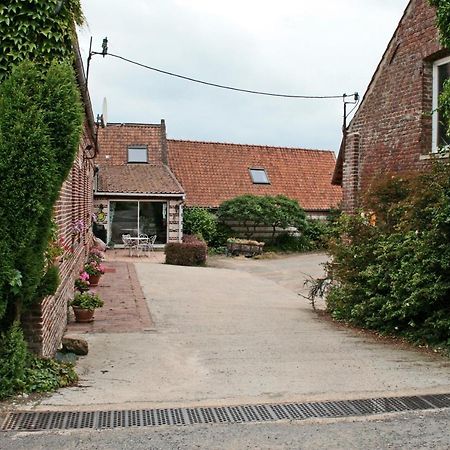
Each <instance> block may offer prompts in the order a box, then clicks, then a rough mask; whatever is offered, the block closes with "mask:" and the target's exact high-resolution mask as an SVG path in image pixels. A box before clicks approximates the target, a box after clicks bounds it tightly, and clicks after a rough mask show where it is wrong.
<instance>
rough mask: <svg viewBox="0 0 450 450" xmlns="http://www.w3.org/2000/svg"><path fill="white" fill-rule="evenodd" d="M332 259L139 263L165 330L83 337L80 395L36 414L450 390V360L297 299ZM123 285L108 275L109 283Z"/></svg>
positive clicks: (53, 401) (52, 400) (65, 394)
mask: <svg viewBox="0 0 450 450" xmlns="http://www.w3.org/2000/svg"><path fill="white" fill-rule="evenodd" d="M323 261H324V256H323V255H320V254H309V255H302V256H295V257H289V258H282V259H276V260H259V261H257V260H246V259H242V260H241V259H220V258H219V259H213V260H212V261H211V264H213V265H215V266H220V267H211V268H192V267H178V266H166V265H164V264H151V263H148V261H147V260H141V261H138V262H136V263H135V267H136V272H137V276H138V278H139V280H140V283H141V285H142V291H143V294H144V297H145V300H146V302H147V305H148V308H149V310H150V312H151V318H152V320H153V328H152V329H151V330H149V331H144V330H140V331H136V330H135V329H133V330H131V332H114V333H113V332H109V333H108V332H91V333H87V334H83V336H84V337H85V338H86V339H87V340H88V341H89V345H90V352H89V355H88V356H87V357H83V358H81V359H80V360H79V362H78V369H79V372H80V376H81V381H80V386H78V387H74V388H70V389H64V390H61V391H59V392H58V393H56V394H54V395H51V396H50V397H48V398H46V399H44V400H43V401H41V402H40V403H39V404H37V405H34V407H35V408H37V409H64V408H67V409H73V408H77V407H78V408H83V409H89V408H93V409H97V408H99V407H102V408H104V407H125V406H127V405H128V407H131V405H133V407H139V406H144V405H145V407H161V406H187V405H195V404H197V405H208V406H210V405H222V404H242V403H247V402H249V403H250V402H251V403H254V402H273V401H280V402H282V401H302V400H311V399H326V400H330V399H344V398H359V397H369V396H372V395H377V396H379V395H396V394H409V393H418V392H420V393H426V392H450V364H449V361H448V360H445V359H442V358H440V357H438V356H434V355H429V354H425V353H423V352H419V351H416V350H410V349H402V348H398V347H397V346H392V345H390V344H386V343H380V342H377V341H375V340H373V339H372V338H371V337H367V336H366V335H365V334H360V333H356V332H354V331H351V330H348V329H345V328H341V327H339V326H337V325H335V324H333V323H330V322H329V321H326V320H324V319H322V318H320V317H319V316H317V314H316V313H314V312H313V311H312V309H311V306H310V305H309V303H308V301H307V300H305V299H303V298H301V297H299V296H298V295H297V292H296V291H297V289H298V288H299V287H300V285H302V281H301V279H299V274H300V273H312V274H314V275H316V274H318V273H320V271H321V266H320V263H321V262H323ZM225 267H226V268H225ZM114 276H117V272H116V273H108V274H106V275H105V277H104V283H105V284H106V285H108V283H109V281H108V279H111V278H110V277H114ZM303 276H306V275H303ZM299 283H300V285H299ZM112 313H113V311H112ZM122 331H123V330H122ZM32 406H33V405H30V407H32Z"/></svg>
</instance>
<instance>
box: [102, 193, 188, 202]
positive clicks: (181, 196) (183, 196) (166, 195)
mask: <svg viewBox="0 0 450 450" xmlns="http://www.w3.org/2000/svg"><path fill="white" fill-rule="evenodd" d="M94 195H95V196H99V197H152V198H167V197H169V198H181V199H183V200H184V199H185V198H186V196H185V194H164V193H159V194H155V193H150V194H146V193H143V192H94Z"/></svg>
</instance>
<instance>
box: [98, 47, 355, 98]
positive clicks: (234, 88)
mask: <svg viewBox="0 0 450 450" xmlns="http://www.w3.org/2000/svg"><path fill="white" fill-rule="evenodd" d="M91 55H102V56H111V57H113V58H116V59H120V60H122V61H125V62H128V63H130V64H134V65H135V66H139V67H143V68H144V69H148V70H153V71H154V72H158V73H162V74H164V75H169V76H171V77H175V78H181V79H183V80H187V81H192V82H193V83H198V84H203V85H206V86H212V87H216V88H219V89H227V90H229V91H236V92H243V93H246V94H254V95H265V96H269V97H282V98H292V99H322V100H326V99H344V100H345V98H346V97H353V96H354V95H356V94H350V95H347V94H341V95H290V94H278V93H274V92H264V91H254V90H251V89H241V88H237V87H233V86H226V85H223V84H217V83H209V82H208V81H203V80H198V79H196V78H192V77H187V76H185V75H180V74H177V73H173V72H169V71H167V70H162V69H158V68H156V67H151V66H148V65H146V64H142V63H140V62H137V61H133V60H131V59H128V58H125V57H123V56H120V55H115V54H113V53H108V52H107V49H106V50H105V49H104V51H103V52H101V53H99V52H91Z"/></svg>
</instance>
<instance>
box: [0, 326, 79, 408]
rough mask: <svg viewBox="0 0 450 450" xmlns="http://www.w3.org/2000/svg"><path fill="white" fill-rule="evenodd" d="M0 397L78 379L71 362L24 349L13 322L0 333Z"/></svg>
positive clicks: (38, 390)
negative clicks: (5, 330)
mask: <svg viewBox="0 0 450 450" xmlns="http://www.w3.org/2000/svg"><path fill="white" fill-rule="evenodd" d="M0 380H1V382H0V400H2V399H5V398H8V397H11V396H12V395H14V394H19V393H22V392H27V393H31V392H49V391H54V390H55V389H58V388H60V387H65V386H69V385H72V384H74V383H76V382H77V380H78V376H77V374H76V372H75V370H74V368H73V366H72V365H71V364H67V363H59V362H57V361H55V360H52V359H41V358H37V357H36V356H34V355H32V354H31V353H29V352H28V350H27V345H26V343H25V339H24V336H23V332H22V330H21V328H20V325H19V324H18V323H17V322H16V323H14V324H13V325H12V326H11V328H10V329H9V330H8V331H7V332H5V333H2V334H1V336H0Z"/></svg>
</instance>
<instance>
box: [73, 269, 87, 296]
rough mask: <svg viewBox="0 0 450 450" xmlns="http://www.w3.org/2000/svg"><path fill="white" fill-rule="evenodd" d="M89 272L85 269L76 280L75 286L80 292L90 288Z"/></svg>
mask: <svg viewBox="0 0 450 450" xmlns="http://www.w3.org/2000/svg"><path fill="white" fill-rule="evenodd" d="M90 284H91V283H89V274H88V273H87V272H85V271H83V272H81V273H80V275H79V277H78V278H77V279H76V280H75V288H76V289H77V290H78V291H79V292H85V291H88V290H89V286H90Z"/></svg>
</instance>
